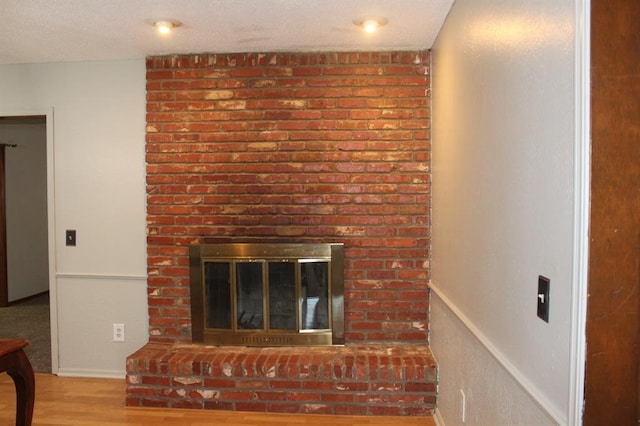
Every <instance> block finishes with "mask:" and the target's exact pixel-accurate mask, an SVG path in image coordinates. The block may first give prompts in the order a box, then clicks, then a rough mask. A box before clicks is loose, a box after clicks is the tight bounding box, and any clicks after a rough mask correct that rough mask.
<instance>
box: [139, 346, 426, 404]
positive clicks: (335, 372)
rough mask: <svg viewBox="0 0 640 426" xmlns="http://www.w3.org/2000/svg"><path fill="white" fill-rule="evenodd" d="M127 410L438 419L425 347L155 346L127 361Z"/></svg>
mask: <svg viewBox="0 0 640 426" xmlns="http://www.w3.org/2000/svg"><path fill="white" fill-rule="evenodd" d="M127 371H128V372H129V374H128V377H127V383H128V386H127V405H129V406H144V407H154V406H155V407H172V408H198V409H214V410H237V411H258V412H280V413H315V414H349V415H368V414H371V415H431V414H433V410H434V407H435V401H436V363H435V361H434V359H433V357H432V355H431V352H430V351H429V348H428V347H426V346H417V345H413V346H412V345H403V346H396V347H391V346H385V345H370V346H365V345H352V346H347V347H314V348H303V347H297V348H247V347H231V346H223V347H212V346H203V345H171V344H162V343H149V344H147V345H146V346H144V347H143V348H142V349H140V350H139V351H138V352H136V353H135V354H133V355H132V356H131V357H129V359H128V360H127Z"/></svg>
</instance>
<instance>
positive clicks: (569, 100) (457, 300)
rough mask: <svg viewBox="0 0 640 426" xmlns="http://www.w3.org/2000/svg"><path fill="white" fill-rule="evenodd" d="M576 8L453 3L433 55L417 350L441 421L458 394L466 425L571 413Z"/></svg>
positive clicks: (455, 413) (455, 415) (455, 418)
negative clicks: (428, 360)
mask: <svg viewBox="0 0 640 426" xmlns="http://www.w3.org/2000/svg"><path fill="white" fill-rule="evenodd" d="M578 3H582V2H581V1H580V0H576V1H564V2H558V1H556V0H540V1H535V2H532V1H530V0H514V1H509V2H505V1H500V0H457V1H456V2H455V3H454V5H453V8H452V10H451V12H450V14H449V16H448V18H447V20H446V22H445V24H444V26H443V28H442V29H441V32H440V34H439V36H438V38H437V42H436V44H435V46H434V49H433V56H432V58H433V59H432V61H433V77H432V78H433V120H434V121H433V133H432V140H433V258H432V285H433V290H434V291H433V292H432V294H433V293H435V294H433V298H432V307H431V309H432V310H431V321H432V322H431V345H432V349H433V351H434V353H435V356H436V358H437V360H438V362H439V367H440V380H439V383H440V387H439V399H438V410H439V413H440V415H441V416H442V418H443V420H444V421H445V423H446V424H447V426H451V425H457V424H462V423H461V408H462V407H461V404H462V402H461V401H462V398H461V393H460V391H461V390H462V391H463V392H464V393H465V394H466V395H467V400H466V416H467V419H466V420H467V421H466V423H465V424H467V425H489V424H491V425H515V424H523V425H541V424H553V423H560V424H566V423H569V422H571V421H572V420H571V419H572V418H573V417H572V416H573V414H572V413H573V412H574V411H575V410H574V408H573V407H572V404H573V402H574V401H573V398H574V396H575V395H574V394H575V389H574V388H573V387H572V385H573V383H574V379H575V371H576V370H577V369H578V370H579V368H576V365H575V364H576V362H575V360H574V359H572V356H573V355H574V354H576V351H577V349H576V347H575V344H574V343H575V341H576V333H575V330H576V313H575V302H576V301H575V299H574V293H576V288H577V286H580V285H583V282H579V277H578V276H577V275H576V273H575V271H576V259H577V257H578V255H579V254H580V253H578V251H579V250H577V247H579V246H581V245H584V244H586V235H584V234H583V235H577V230H579V229H580V224H581V223H579V222H580V220H579V219H578V217H577V216H578V215H577V212H578V211H580V209H581V208H583V207H584V205H582V204H583V203H584V202H585V201H584V200H582V199H580V197H579V195H580V194H579V190H580V189H579V188H580V186H581V185H582V184H583V183H584V182H582V181H581V180H580V179H577V178H576V176H578V175H579V172H580V169H581V168H582V167H584V164H583V163H578V162H576V158H577V157H576V153H578V152H579V151H580V149H581V148H580V146H581V144H583V143H584V140H583V139H582V138H581V135H580V134H578V133H579V132H577V131H576V128H577V126H578V125H579V124H580V123H579V121H580V119H581V117H580V114H579V113H578V110H579V109H580V105H577V102H581V101H579V98H580V96H578V95H580V90H581V88H582V84H581V83H580V81H579V79H576V75H578V74H579V72H578V71H579V69H580V68H579V67H580V66H581V64H580V63H579V61H578V60H576V58H577V53H576V52H577V49H579V48H580V46H579V42H581V40H580V39H577V38H575V34H576V33H579V31H580V28H579V26H578V25H576V22H577V21H578V20H579V19H580V17H579V16H577V11H578V10H579V7H578V6H579V4H578ZM576 82H578V83H576ZM578 204H581V205H578ZM538 275H544V276H546V277H548V278H550V280H551V296H550V297H551V300H550V309H551V310H550V320H549V323H546V322H544V321H542V320H540V319H538V318H537V316H536V301H537V282H538ZM582 341H584V340H582ZM489 359H491V360H493V361H494V362H486V361H487V360H489Z"/></svg>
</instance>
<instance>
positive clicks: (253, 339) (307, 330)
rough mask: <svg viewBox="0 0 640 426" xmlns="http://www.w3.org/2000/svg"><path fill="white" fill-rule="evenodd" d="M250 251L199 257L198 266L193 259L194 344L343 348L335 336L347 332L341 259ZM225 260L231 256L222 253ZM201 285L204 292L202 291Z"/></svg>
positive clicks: (196, 261) (302, 253) (338, 338)
mask: <svg viewBox="0 0 640 426" xmlns="http://www.w3.org/2000/svg"><path fill="white" fill-rule="evenodd" d="M298 246H300V245H298ZM328 246H331V245H328ZM198 247H202V246H198ZM341 248H342V246H341V245H340V249H341ZM196 251H197V250H195V249H192V252H196ZM246 251H247V250H244V251H243V253H242V255H238V256H237V257H234V256H220V257H215V258H211V257H210V256H200V258H199V259H197V260H194V259H193V256H192V259H191V269H192V274H191V278H192V283H191V290H192V301H191V303H192V326H193V340H194V342H199V341H201V342H203V343H215V344H245V345H287V344H306V345H314V344H339V343H340V342H341V341H340V337H339V336H338V337H336V336H335V335H336V332H335V330H338V333H342V330H343V325H342V324H341V323H342V322H343V321H344V313H343V311H342V309H343V307H342V305H343V302H342V294H343V292H344V290H343V283H342V282H341V281H342V271H341V267H340V268H339V269H340V271H339V272H336V270H335V269H336V268H335V267H337V266H341V265H342V262H343V261H342V259H333V258H331V257H330V256H329V257H322V256H314V257H298V256H304V252H301V253H298V254H296V255H295V256H294V255H292V254H291V253H289V252H288V251H287V252H286V253H280V252H279V251H277V250H276V252H275V253H273V252H272V251H268V253H262V252H259V253H255V255H252V256H247V253H246ZM249 251H251V250H249ZM340 252H341V250H340ZM223 254H230V253H226V252H225V251H224V250H223ZM265 254H268V255H265ZM283 254H286V256H283ZM311 254H316V255H317V253H315V252H312V253H311ZM192 255H193V253H192ZM274 256H275V257H276V258H273V257H274ZM195 266H199V268H194V267H195ZM194 269H198V270H197V271H194ZM194 281H196V283H195V284H196V285H194ZM199 281H201V282H202V284H203V285H202V287H200V286H198V285H197V282H199ZM200 294H201V295H202V298H200V297H199V295H200ZM336 294H337V296H336ZM200 299H202V300H200ZM335 311H338V312H335ZM199 317H202V326H199V324H200V321H199ZM200 339H202V340H200ZM335 341H337V342H338V343H334V342H335Z"/></svg>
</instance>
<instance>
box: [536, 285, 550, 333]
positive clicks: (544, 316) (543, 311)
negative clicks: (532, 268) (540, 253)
mask: <svg viewBox="0 0 640 426" xmlns="http://www.w3.org/2000/svg"><path fill="white" fill-rule="evenodd" d="M550 284H551V281H550V280H549V278H547V277H543V276H542V275H538V317H539V318H540V319H541V320H543V321H546V322H549V287H550Z"/></svg>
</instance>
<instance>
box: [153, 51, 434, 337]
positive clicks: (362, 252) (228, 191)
mask: <svg viewBox="0 0 640 426" xmlns="http://www.w3.org/2000/svg"><path fill="white" fill-rule="evenodd" d="M428 62H429V58H428V52H370V53H363V52H359V53H308V54H300V53H269V54H229V55H213V54H204V55H180V56H161V57H151V58H148V59H147V135H146V138H147V142H146V150H147V157H146V158H147V183H148V187H147V203H148V207H147V222H148V268H149V280H148V290H149V325H150V340H151V341H155V342H190V339H191V329H190V310H189V278H188V255H187V246H188V245H189V244H194V243H201V242H204V241H210V242H213V241H215V242H228V241H238V242H255V241H261V242H343V243H344V244H345V278H346V281H345V321H346V323H345V338H346V341H347V343H367V342H379V343H389V342H396V343H397V342H406V343H423V344H424V343H426V339H427V328H428V324H427V310H428V293H427V279H428V273H429V270H428V260H427V259H428V258H429V236H430V229H429V210H430V184H429V179H430V172H429V164H430V139H429V123H430V82H429V77H428Z"/></svg>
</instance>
